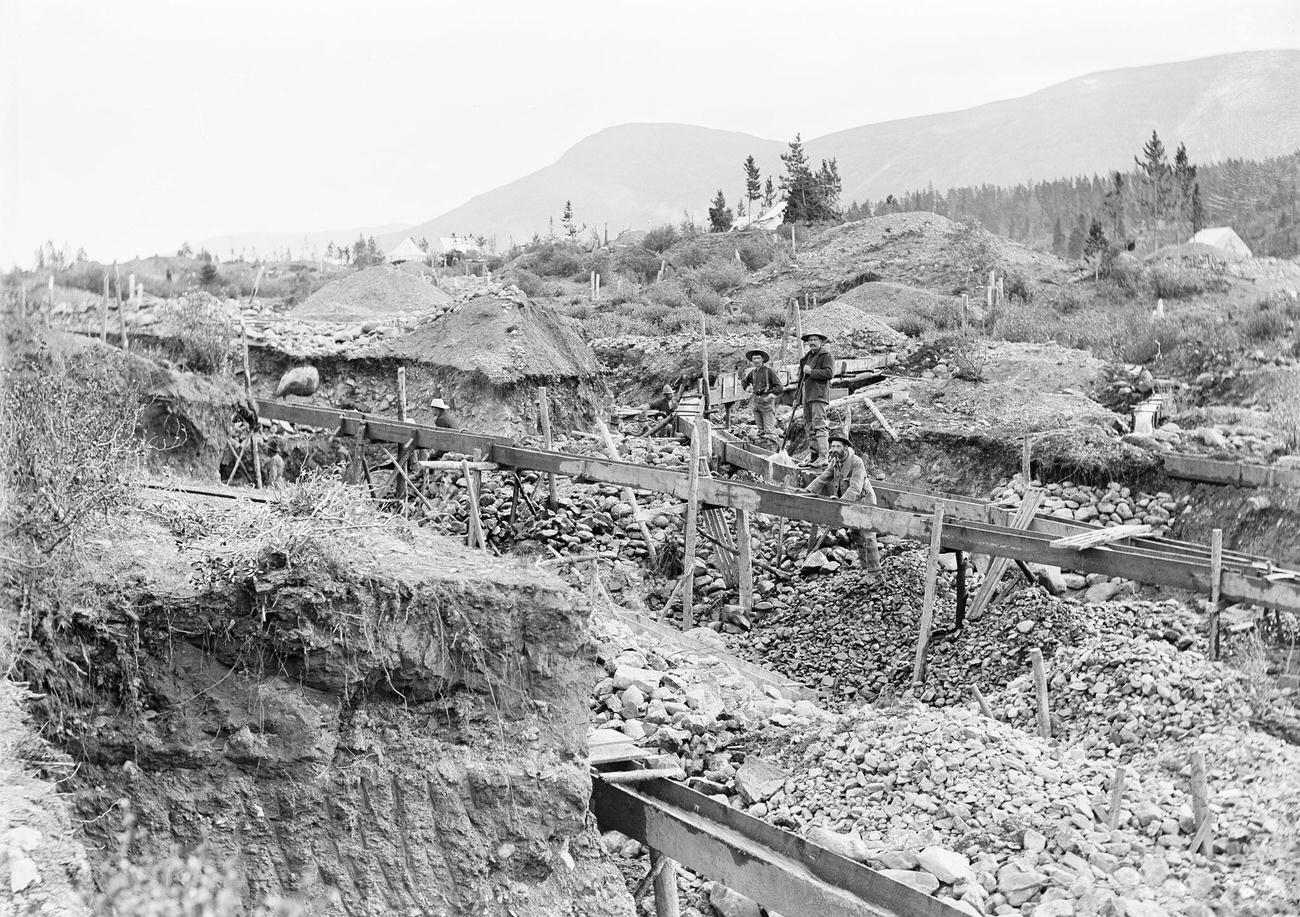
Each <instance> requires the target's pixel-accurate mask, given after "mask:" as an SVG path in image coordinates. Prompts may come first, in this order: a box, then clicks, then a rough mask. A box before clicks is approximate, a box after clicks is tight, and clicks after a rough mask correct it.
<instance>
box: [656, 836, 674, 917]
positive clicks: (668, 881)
mask: <svg viewBox="0 0 1300 917" xmlns="http://www.w3.org/2000/svg"><path fill="white" fill-rule="evenodd" d="M650 868H651V869H652V870H653V871H654V889H655V917H680V914H681V911H680V910H679V909H678V903H677V862H676V861H675V860H672V859H670V858H668V857H666V856H664V855H663V854H662V853H660V852H659V851H658V850H653V849H652V850H651V851H650Z"/></svg>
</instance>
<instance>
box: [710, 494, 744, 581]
mask: <svg viewBox="0 0 1300 917" xmlns="http://www.w3.org/2000/svg"><path fill="white" fill-rule="evenodd" d="M700 522H701V523H702V525H703V528H704V530H705V531H706V532H708V533H709V535H710V536H712V538H711V540H712V541H713V543H714V544H717V545H719V546H721V547H722V548H724V549H727V548H730V550H722V551H719V552H717V554H716V555H715V556H716V558H717V567H718V572H719V573H721V574H722V581H723V582H725V583H726V584H727V588H729V589H735V588H736V587H737V586H739V585H740V571H739V569H738V568H737V567H736V554H735V550H736V545H735V542H733V541H732V539H731V531H730V530H729V529H728V527H727V522H726V520H725V519H724V518H723V516H722V510H720V509H717V508H716V507H710V508H708V509H705V510H704V511H703V512H702V513H701V514H700Z"/></svg>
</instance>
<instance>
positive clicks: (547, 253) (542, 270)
mask: <svg viewBox="0 0 1300 917" xmlns="http://www.w3.org/2000/svg"><path fill="white" fill-rule="evenodd" d="M531 268H532V270H533V272H534V273H536V274H538V275H539V276H541V277H573V276H575V275H577V274H579V273H581V271H582V260H581V257H580V253H579V252H578V250H577V249H575V248H573V247H572V246H569V245H564V244H562V243H560V242H546V243H544V244H543V245H541V246H540V247H539V248H537V250H536V251H534V252H533V253H532V263H531Z"/></svg>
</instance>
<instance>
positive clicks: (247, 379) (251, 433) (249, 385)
mask: <svg viewBox="0 0 1300 917" xmlns="http://www.w3.org/2000/svg"><path fill="white" fill-rule="evenodd" d="M122 337H123V338H125V337H126V325H125V324H123V325H122ZM239 343H240V345H241V349H242V350H243V357H244V395H245V397H247V398H248V401H249V404H251V405H252V407H253V422H252V423H251V424H249V425H248V440H249V448H250V449H251V450H252V458H253V480H254V482H255V483H256V484H257V488H258V490H261V489H262V455H261V452H260V451H259V450H258V448H257V425H258V419H257V402H256V401H254V400H253V374H252V371H251V370H250V369H249V365H248V326H247V325H245V324H244V320H243V319H242V318H241V319H240V320H239Z"/></svg>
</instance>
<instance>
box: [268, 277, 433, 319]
mask: <svg viewBox="0 0 1300 917" xmlns="http://www.w3.org/2000/svg"><path fill="white" fill-rule="evenodd" d="M449 302H451V297H450V296H448V295H447V294H446V293H444V292H443V291H442V290H440V289H438V288H437V287H436V286H434V285H433V283H432V282H430V281H429V280H427V279H425V278H424V277H422V276H420V275H418V274H416V273H412V272H410V271H406V270H402V269H401V268H396V267H392V266H390V265H387V264H380V265H376V266H375V267H368V268H366V269H365V270H362V271H357V272H356V273H355V274H349V275H348V276H346V277H341V278H339V279H338V280H334V281H331V282H330V283H327V284H326V285H325V286H323V287H321V288H320V289H319V290H317V291H316V292H315V293H313V294H312V295H311V296H309V297H308V298H307V299H306V300H305V301H303V302H302V303H301V304H300V305H298V306H297V307H295V308H294V309H293V311H292V312H290V313H289V314H290V315H292V316H294V317H295V318H305V319H319V320H326V321H364V320H366V319H369V318H375V317H384V316H388V315H393V314H396V313H403V312H426V311H428V310H430V309H438V308H440V307H442V306H445V305H446V304H447V303H449Z"/></svg>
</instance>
